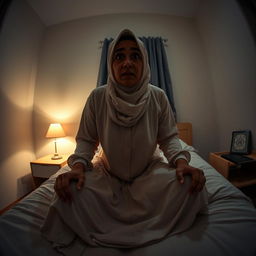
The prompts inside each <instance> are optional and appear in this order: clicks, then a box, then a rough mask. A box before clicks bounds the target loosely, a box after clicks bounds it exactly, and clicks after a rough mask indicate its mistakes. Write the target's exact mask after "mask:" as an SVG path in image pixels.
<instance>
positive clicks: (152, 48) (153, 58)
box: [97, 37, 176, 119]
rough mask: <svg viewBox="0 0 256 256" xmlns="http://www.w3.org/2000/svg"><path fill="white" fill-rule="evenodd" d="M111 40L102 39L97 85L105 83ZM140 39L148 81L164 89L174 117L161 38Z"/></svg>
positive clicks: (172, 100)
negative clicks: (145, 52) (146, 53)
mask: <svg viewBox="0 0 256 256" xmlns="http://www.w3.org/2000/svg"><path fill="white" fill-rule="evenodd" d="M112 40H113V39H112V38H110V39H105V40H104V41H103V45H102V53H101V60H100V68H99V74H98V81H97V86H101V85H103V84H106V83H107V76H108V71H107V54H108V47H109V44H110V43H111V41H112ZM140 40H141V41H142V42H143V43H144V45H145V47H146V49H147V51H148V57H149V66H150V70H151V80H150V83H151V84H153V85H156V86H158V87H160V88H161V89H163V90H164V91H165V93H166V95H167V97H168V100H169V102H170V105H171V107H172V110H173V112H174V115H175V119H176V109H175V106H174V99H173V91H172V83H171V76H170V72H169V68H168V62H167V57H166V53H165V49H164V47H165V46H164V44H163V39H162V38H161V37H140Z"/></svg>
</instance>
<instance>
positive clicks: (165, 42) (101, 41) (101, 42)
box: [99, 38, 168, 48]
mask: <svg viewBox="0 0 256 256" xmlns="http://www.w3.org/2000/svg"><path fill="white" fill-rule="evenodd" d="M162 41H163V42H164V46H166V47H167V46H168V45H167V42H168V38H162ZM103 42H104V40H100V41H99V44H100V47H99V48H102V44H103Z"/></svg>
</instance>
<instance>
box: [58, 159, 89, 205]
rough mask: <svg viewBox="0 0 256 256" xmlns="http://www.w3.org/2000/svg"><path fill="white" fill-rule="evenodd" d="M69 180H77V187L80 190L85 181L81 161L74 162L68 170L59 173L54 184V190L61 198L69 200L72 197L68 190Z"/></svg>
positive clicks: (65, 200)
mask: <svg viewBox="0 0 256 256" xmlns="http://www.w3.org/2000/svg"><path fill="white" fill-rule="evenodd" d="M71 181H76V182H77V185H76V187H77V189H78V190H80V189H81V188H82V187H83V186H84V182H85V170H84V165H83V164H82V163H76V164H75V165H74V167H73V168H72V169H71V171H69V172H65V173H63V174H60V175H59V176H58V177H57V179H56V181H55V184H54V190H55V192H56V194H57V195H58V196H59V198H60V199H61V200H63V201H64V202H71V201H72V199H73V197H72V193H71V190H70V183H71Z"/></svg>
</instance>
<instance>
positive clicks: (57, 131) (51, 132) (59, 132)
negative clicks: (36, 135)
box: [45, 123, 66, 138]
mask: <svg viewBox="0 0 256 256" xmlns="http://www.w3.org/2000/svg"><path fill="white" fill-rule="evenodd" d="M65 136H66V134H65V132H64V130H63V128H62V126H61V124H59V123H55V124H50V126H49V128H48V131H47V133H46V135H45V137H46V138H60V137H65Z"/></svg>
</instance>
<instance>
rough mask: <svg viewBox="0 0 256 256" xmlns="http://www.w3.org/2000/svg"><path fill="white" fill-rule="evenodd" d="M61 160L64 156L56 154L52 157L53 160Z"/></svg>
mask: <svg viewBox="0 0 256 256" xmlns="http://www.w3.org/2000/svg"><path fill="white" fill-rule="evenodd" d="M61 158H62V156H60V155H59V154H54V155H53V156H52V157H51V159H52V160H58V159H61Z"/></svg>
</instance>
